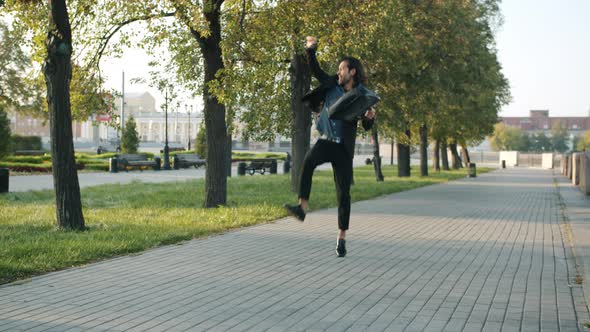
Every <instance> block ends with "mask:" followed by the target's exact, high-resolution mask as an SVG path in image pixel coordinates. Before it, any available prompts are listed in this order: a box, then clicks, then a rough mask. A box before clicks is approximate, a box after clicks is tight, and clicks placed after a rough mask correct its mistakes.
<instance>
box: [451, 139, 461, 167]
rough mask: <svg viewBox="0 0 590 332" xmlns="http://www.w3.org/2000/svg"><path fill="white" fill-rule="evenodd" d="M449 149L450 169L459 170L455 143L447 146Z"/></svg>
mask: <svg viewBox="0 0 590 332" xmlns="http://www.w3.org/2000/svg"><path fill="white" fill-rule="evenodd" d="M449 149H450V150H451V167H453V169H459V168H461V167H462V166H461V162H460V158H459V153H458V152H457V143H451V144H449Z"/></svg>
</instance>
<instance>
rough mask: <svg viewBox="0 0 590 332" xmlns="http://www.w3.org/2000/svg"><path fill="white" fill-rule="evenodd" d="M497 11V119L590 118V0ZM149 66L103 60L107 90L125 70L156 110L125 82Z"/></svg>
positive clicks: (128, 57) (544, 0)
mask: <svg viewBox="0 0 590 332" xmlns="http://www.w3.org/2000/svg"><path fill="white" fill-rule="evenodd" d="M501 11H502V15H503V19H504V24H503V25H502V26H501V27H500V28H499V29H498V30H497V31H496V46H497V49H498V58H499V61H500V63H501V65H502V68H503V70H502V71H503V73H504V76H505V77H506V78H507V79H508V81H509V82H510V90H511V95H512V101H511V102H510V103H509V104H508V105H505V106H504V107H503V108H502V110H501V112H500V116H528V115H529V111H530V110H531V109H543V110H549V116H553V117H557V116H589V113H590V0H560V1H558V0H504V1H502V4H501ZM147 62H148V59H147V56H146V55H145V53H144V52H143V51H141V50H127V51H126V52H125V56H124V57H123V58H121V59H111V60H108V61H105V62H104V63H103V67H102V68H103V70H104V73H105V74H106V75H107V76H108V77H109V79H108V81H107V86H108V87H111V88H115V89H118V90H120V89H121V71H122V70H125V77H126V81H127V83H126V85H125V91H126V92H143V91H146V90H147V91H149V92H150V93H151V94H152V95H154V97H156V100H157V107H159V105H161V104H162V103H163V102H164V98H163V97H162V96H161V94H160V92H159V91H157V90H156V89H153V88H150V87H148V86H147V85H145V84H143V85H140V84H134V85H131V84H130V83H129V79H131V78H133V77H139V76H144V73H147V72H148V71H149V69H148V68H147ZM181 104H182V105H184V104H189V105H194V107H195V109H202V100H201V99H200V98H193V97H184V98H183V100H182V101H181ZM181 108H184V106H182V107H181ZM181 111H183V110H182V109H181Z"/></svg>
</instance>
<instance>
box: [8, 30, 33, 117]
mask: <svg viewBox="0 0 590 332" xmlns="http://www.w3.org/2000/svg"><path fill="white" fill-rule="evenodd" d="M23 40H24V38H23V36H22V35H20V34H19V33H18V32H17V31H15V30H14V29H9V28H8V26H7V25H6V23H5V21H4V20H2V19H0V45H2V47H0V108H4V107H6V106H8V105H11V106H13V107H17V108H18V107H21V106H22V105H24V104H26V103H27V102H29V99H30V97H31V90H30V89H28V88H27V86H26V84H25V82H26V79H25V78H26V76H27V72H28V71H29V70H30V69H31V60H30V59H29V58H28V57H27V55H26V54H25V52H24V51H23V48H22V45H23V44H24V42H23Z"/></svg>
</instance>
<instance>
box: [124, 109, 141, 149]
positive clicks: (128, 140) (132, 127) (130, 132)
mask: <svg viewBox="0 0 590 332" xmlns="http://www.w3.org/2000/svg"><path fill="white" fill-rule="evenodd" d="M138 147H139V136H138V134H137V124H136V123H135V119H134V118H133V115H132V116H130V117H129V119H128V120H127V123H125V129H124V131H123V136H122V137H121V150H122V151H123V152H124V153H137V148H138Z"/></svg>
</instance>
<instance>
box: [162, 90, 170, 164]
mask: <svg viewBox="0 0 590 332" xmlns="http://www.w3.org/2000/svg"><path fill="white" fill-rule="evenodd" d="M164 112H165V116H166V117H165V120H164V121H165V122H164V123H165V128H166V139H165V140H164V167H163V168H164V169H165V170H170V155H169V151H170V149H169V148H168V88H167V87H166V103H165V104H164Z"/></svg>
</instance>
